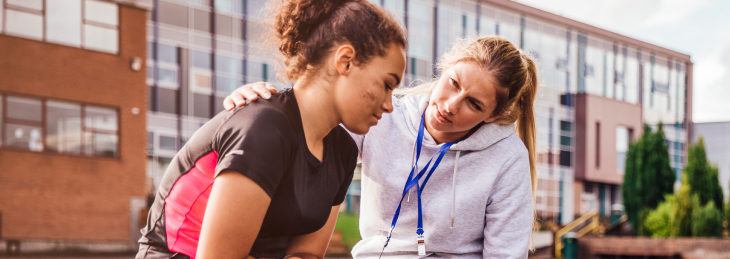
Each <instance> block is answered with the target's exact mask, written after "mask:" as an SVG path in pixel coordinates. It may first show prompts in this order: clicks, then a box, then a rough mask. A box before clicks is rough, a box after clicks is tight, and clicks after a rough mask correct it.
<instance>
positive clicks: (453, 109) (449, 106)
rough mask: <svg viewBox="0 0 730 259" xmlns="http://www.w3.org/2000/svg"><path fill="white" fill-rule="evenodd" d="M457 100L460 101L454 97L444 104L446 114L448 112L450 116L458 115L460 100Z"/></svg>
mask: <svg viewBox="0 0 730 259" xmlns="http://www.w3.org/2000/svg"><path fill="white" fill-rule="evenodd" d="M457 99H458V97H456V96H454V97H452V98H449V99H448V100H446V102H445V103H444V109H445V110H446V112H448V113H450V114H456V113H457V112H459V106H458V103H459V102H458V101H459V100H457Z"/></svg>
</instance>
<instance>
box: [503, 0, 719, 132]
mask: <svg viewBox="0 0 730 259" xmlns="http://www.w3.org/2000/svg"><path fill="white" fill-rule="evenodd" d="M513 1H515V2H519V3H522V4H525V5H529V6H532V7H535V8H538V9H542V10H545V11H548V12H551V13H555V14H558V15H562V16H564V17H566V18H570V19H573V20H577V21H580V22H583V23H587V24H590V25H593V26H596V27H599V28H603V29H606V30H609V31H613V32H616V33H619V34H623V35H626V36H628V37H632V38H635V39H638V40H641V41H645V42H648V43H652V44H655V45H658V46H662V47H665V48H668V49H671V50H674V51H677V52H681V53H685V54H688V55H690V56H691V58H692V63H694V82H693V85H694V96H693V102H692V103H693V107H692V108H693V113H692V117H693V121H694V122H715V121H730V1H726V0H640V1H637V0H602V1H599V0H513Z"/></svg>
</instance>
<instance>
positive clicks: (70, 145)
mask: <svg viewBox="0 0 730 259" xmlns="http://www.w3.org/2000/svg"><path fill="white" fill-rule="evenodd" d="M46 107H47V113H46V148H47V150H48V151H52V152H58V153H68V154H79V153H81V130H82V128H81V122H82V121H81V105H80V104H75V103H67V102H56V101H48V102H47V103H46Z"/></svg>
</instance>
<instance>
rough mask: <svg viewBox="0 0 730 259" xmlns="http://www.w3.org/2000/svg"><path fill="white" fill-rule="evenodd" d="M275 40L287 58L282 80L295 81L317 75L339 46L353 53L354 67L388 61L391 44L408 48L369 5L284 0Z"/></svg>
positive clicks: (394, 25) (390, 21) (354, 0)
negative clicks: (381, 59) (377, 59)
mask: <svg viewBox="0 0 730 259" xmlns="http://www.w3.org/2000/svg"><path fill="white" fill-rule="evenodd" d="M274 14H275V16H274V21H273V27H274V31H275V32H274V40H275V42H276V45H277V47H278V49H279V51H280V52H281V54H282V55H283V58H284V65H285V69H284V70H283V71H281V72H280V76H282V77H283V78H285V79H287V80H290V81H296V80H297V79H298V78H299V77H301V76H302V75H305V74H306V73H310V72H313V71H314V70H318V69H319V67H320V65H321V63H322V61H323V59H324V57H326V56H327V54H328V53H330V52H331V51H333V50H334V49H333V47H334V46H335V44H350V45H352V46H353V48H354V49H355V53H356V55H355V65H361V64H364V63H367V62H368V61H369V60H370V59H371V58H373V57H374V56H385V54H386V50H387V49H388V48H389V47H390V46H391V44H398V45H400V46H403V47H404V48H406V47H407V42H406V37H405V32H404V30H403V29H402V28H401V26H400V25H399V23H398V22H397V21H396V20H395V19H394V18H393V17H392V16H391V15H390V14H389V13H386V12H385V11H384V10H383V9H381V8H380V7H378V6H375V5H373V4H372V3H370V2H368V1H366V0H283V1H281V3H280V4H279V5H278V6H277V7H276V9H275V11H274Z"/></svg>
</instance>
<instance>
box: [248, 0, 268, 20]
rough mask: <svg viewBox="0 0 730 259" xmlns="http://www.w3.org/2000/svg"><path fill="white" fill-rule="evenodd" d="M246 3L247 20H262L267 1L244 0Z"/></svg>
mask: <svg viewBox="0 0 730 259" xmlns="http://www.w3.org/2000/svg"><path fill="white" fill-rule="evenodd" d="M244 1H246V10H245V11H246V14H247V18H254V19H256V20H260V19H261V18H263V17H262V16H263V15H264V12H263V9H264V5H265V4H266V1H267V0H244Z"/></svg>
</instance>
